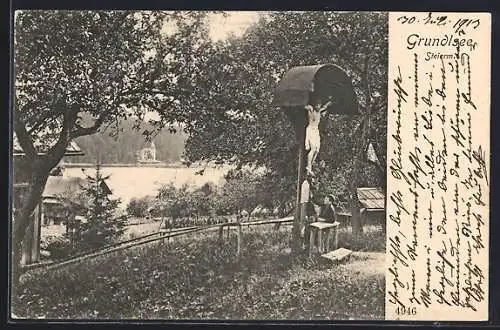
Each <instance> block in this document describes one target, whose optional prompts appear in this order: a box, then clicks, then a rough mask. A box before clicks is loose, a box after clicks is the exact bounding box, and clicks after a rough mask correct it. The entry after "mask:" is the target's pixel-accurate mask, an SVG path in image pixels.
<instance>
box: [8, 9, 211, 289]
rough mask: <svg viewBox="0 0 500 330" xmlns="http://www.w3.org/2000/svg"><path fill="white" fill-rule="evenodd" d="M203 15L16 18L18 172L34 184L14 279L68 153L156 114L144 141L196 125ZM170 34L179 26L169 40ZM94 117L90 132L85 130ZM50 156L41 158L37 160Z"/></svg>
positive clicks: (24, 209) (22, 219) (32, 14)
mask: <svg viewBox="0 0 500 330" xmlns="http://www.w3.org/2000/svg"><path fill="white" fill-rule="evenodd" d="M205 17H206V13H205V12H175V13H168V12H160V11H154V12H151V11H149V12H148V11H142V12H134V11H57V10H50V11H21V12H19V13H18V14H17V15H16V19H15V30H16V34H15V38H14V73H15V102H14V104H15V106H14V116H13V118H14V125H13V126H14V127H13V128H14V132H15V134H16V137H17V139H18V141H19V144H20V145H21V147H22V149H23V150H24V152H25V156H24V158H23V161H22V164H21V165H20V166H17V167H16V168H15V171H16V172H22V173H23V176H24V178H26V182H28V183H29V184H30V188H29V191H28V193H27V195H26V198H25V199H24V200H23V202H22V206H21V207H20V212H19V216H18V217H16V222H15V224H14V231H13V242H14V248H13V250H14V260H13V264H14V267H15V269H13V271H14V273H15V274H14V279H15V280H16V281H17V278H18V271H17V269H18V266H19V263H20V252H21V242H22V238H23V237H24V233H25V231H26V228H28V225H29V223H30V221H31V220H30V215H31V214H32V212H33V210H34V208H35V207H36V205H37V204H38V202H39V201H40V199H41V196H42V193H43V189H44V186H45V184H46V182H47V178H48V175H49V173H50V171H51V170H52V169H53V168H54V167H55V166H56V165H57V164H58V163H59V162H60V160H61V159H62V157H63V156H64V154H65V150H66V147H67V146H68V144H69V143H70V142H71V141H72V140H74V139H76V138H78V137H81V136H87V135H91V134H94V133H96V132H98V131H99V130H101V129H103V128H104V127H111V128H115V131H116V133H118V131H119V125H118V124H119V121H120V119H126V118H130V117H132V116H135V117H136V118H137V119H138V123H139V124H138V127H137V128H140V127H139V126H140V122H141V121H142V120H144V118H145V117H144V116H145V112H147V111H158V112H160V113H161V121H157V122H152V123H150V124H151V125H153V127H154V128H153V129H151V130H148V129H145V130H144V131H143V132H142V133H143V135H144V136H145V137H146V138H148V139H149V138H151V136H152V135H154V134H155V132H157V131H158V130H160V129H161V127H164V126H168V127H169V128H173V126H172V125H173V124H175V123H179V122H183V121H185V120H189V118H187V117H185V116H184V112H183V109H182V108H180V107H178V105H179V104H181V102H182V103H186V102H184V101H183V99H184V97H185V96H186V94H187V93H186V90H189V89H190V88H191V86H192V84H191V82H190V76H191V74H192V73H193V72H196V71H197V70H196V67H197V65H198V64H199V63H200V62H203V58H202V57H201V53H200V49H203V48H204V46H203V45H204V44H205V43H206V42H207V40H208V37H207V29H206V28H205V27H204V26H205V25H204V22H205ZM165 26H170V27H172V29H171V31H170V32H169V33H164V29H165ZM88 118H90V119H91V120H90V123H88V122H85V121H87V119H88ZM41 151H43V152H44V153H43V154H40V152H41Z"/></svg>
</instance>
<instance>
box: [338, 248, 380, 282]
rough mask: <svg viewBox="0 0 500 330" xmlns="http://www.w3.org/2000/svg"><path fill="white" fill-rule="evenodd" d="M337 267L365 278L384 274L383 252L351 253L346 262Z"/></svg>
mask: <svg viewBox="0 0 500 330" xmlns="http://www.w3.org/2000/svg"><path fill="white" fill-rule="evenodd" d="M337 267H340V268H343V269H345V270H346V271H347V272H348V273H352V274H362V275H365V276H370V275H376V274H385V269H386V264H385V252H353V253H352V255H351V257H350V259H349V260H348V261H346V262H343V263H341V264H340V265H338V266H337Z"/></svg>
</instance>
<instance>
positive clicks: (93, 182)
mask: <svg viewBox="0 0 500 330" xmlns="http://www.w3.org/2000/svg"><path fill="white" fill-rule="evenodd" d="M108 178H109V176H104V175H103V174H102V172H101V169H100V166H99V165H96V170H95V174H93V175H90V174H86V180H85V183H84V184H83V185H82V186H81V189H80V191H79V192H78V193H76V194H73V195H72V196H71V197H69V196H66V197H65V198H63V202H64V209H65V210H66V214H67V220H66V222H65V225H66V227H67V231H66V233H64V237H65V242H66V243H67V245H68V246H69V248H68V249H64V248H63V249H62V251H66V252H68V254H75V253H80V252H85V251H90V250H96V249H99V248H102V247H104V246H106V245H109V244H112V243H115V242H116V241H118V240H119V238H120V237H121V236H122V234H123V232H124V227H125V225H126V219H125V218H124V217H123V216H120V215H118V213H117V211H118V206H119V203H120V200H119V199H113V198H112V197H111V196H110V195H108V193H109V191H108V190H107V189H108V188H107V186H106V183H105V182H106V180H107V179H108ZM66 256H67V255H66ZM53 257H55V256H53Z"/></svg>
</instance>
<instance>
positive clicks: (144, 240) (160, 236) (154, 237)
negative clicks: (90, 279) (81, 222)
mask: <svg viewBox="0 0 500 330" xmlns="http://www.w3.org/2000/svg"><path fill="white" fill-rule="evenodd" d="M288 222H293V217H287V218H282V219H273V220H262V221H252V222H242V223H239V222H228V223H218V224H213V225H207V226H198V227H187V228H176V229H167V230H162V231H159V232H155V233H152V234H148V235H144V236H141V237H136V238H133V239H130V240H127V241H122V242H119V243H116V244H112V245H108V246H106V247H104V248H102V249H100V250H97V251H91V252H87V253H82V254H79V255H77V256H73V257H71V258H70V259H67V260H63V261H54V262H50V263H38V264H32V265H27V266H24V267H23V270H24V271H25V272H28V271H31V270H35V269H40V268H44V269H56V268H59V267H63V266H67V265H70V264H73V263H77V262H81V261H83V260H86V259H90V258H95V257H98V256H102V255H105V254H108V253H112V252H115V251H119V250H124V249H128V248H132V247H136V246H139V245H144V244H148V243H152V242H156V241H160V240H165V239H169V238H172V237H177V236H182V235H186V234H191V233H195V232H200V231H205V230H210V229H215V228H218V229H219V239H221V240H222V239H223V234H222V233H223V230H224V227H228V229H229V228H232V227H234V228H236V229H237V248H236V255H237V257H238V258H239V257H240V256H241V246H242V242H243V237H242V236H243V233H242V232H243V231H242V227H243V226H246V227H250V226H259V225H267V224H278V223H279V224H281V223H288Z"/></svg>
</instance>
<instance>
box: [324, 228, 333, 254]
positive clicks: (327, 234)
mask: <svg viewBox="0 0 500 330" xmlns="http://www.w3.org/2000/svg"><path fill="white" fill-rule="evenodd" d="M331 239H332V230H331V229H330V228H329V229H328V230H327V232H326V251H325V253H328V252H330V251H331V250H330V247H331V245H330V243H331Z"/></svg>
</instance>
